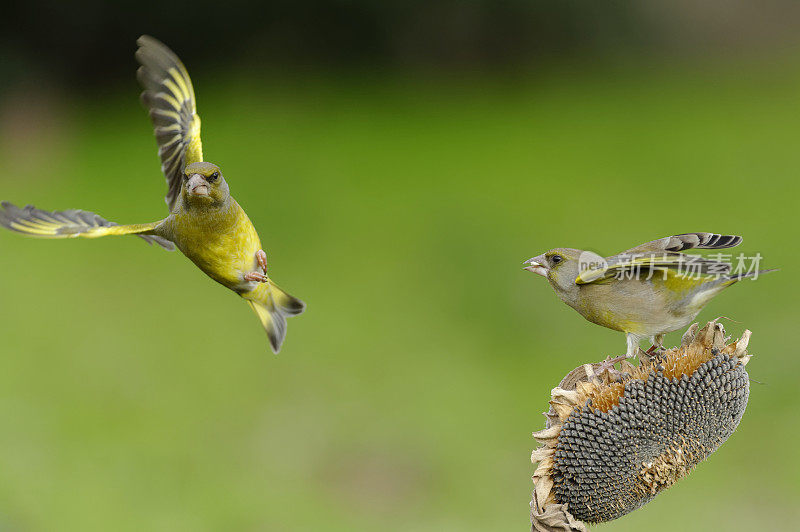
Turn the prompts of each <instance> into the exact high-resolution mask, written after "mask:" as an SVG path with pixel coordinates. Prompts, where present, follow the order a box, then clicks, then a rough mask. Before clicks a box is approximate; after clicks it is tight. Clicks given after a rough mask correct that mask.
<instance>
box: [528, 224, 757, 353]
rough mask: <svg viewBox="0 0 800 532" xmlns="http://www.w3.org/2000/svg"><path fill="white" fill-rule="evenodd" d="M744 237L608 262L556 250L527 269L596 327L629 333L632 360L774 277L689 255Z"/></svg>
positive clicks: (697, 240) (639, 251)
mask: <svg viewBox="0 0 800 532" xmlns="http://www.w3.org/2000/svg"><path fill="white" fill-rule="evenodd" d="M741 242H742V237H740V236H733V235H719V234H715V233H686V234H681V235H675V236H668V237H665V238H660V239H658V240H653V241H652V242H647V243H645V244H642V245H640V246H636V247H635V248H631V249H629V250H627V251H624V252H622V253H619V254H617V255H613V256H611V257H607V258H603V257H600V256H599V255H597V254H595V253H592V252H589V251H582V250H580V249H570V248H555V249H551V250H550V251H548V252H546V253H544V254H542V255H539V256H538V257H533V258H532V259H528V260H527V261H525V262H524V264H526V265H527V266H526V267H525V269H526V270H528V271H530V272H533V273H536V274H538V275H541V276H543V277H546V278H547V280H548V281H550V285H551V286H552V287H553V289H554V290H555V291H556V294H557V295H558V297H560V298H561V300H562V301H563V302H564V303H566V304H567V305H569V306H570V307H572V308H574V309H575V310H576V311H578V313H579V314H580V315H581V316H583V317H584V318H586V319H587V320H589V321H590V322H592V323H596V324H598V325H602V326H603V327H608V328H609V329H614V330H615V331H622V332H624V333H625V335H626V338H627V350H626V357H628V358H632V357H634V356H635V355H636V353H637V352H638V349H639V342H640V341H641V340H642V339H643V338H649V339H650V340H651V342H652V344H653V346H654V347H663V345H662V343H663V338H664V334H666V333H668V332H672V331H676V330H678V329H682V328H683V327H686V326H687V325H688V324H689V323H691V322H692V320H694V318H695V316H697V314H698V313H699V312H700V310H702V308H703V307H704V306H705V305H706V303H708V302H709V301H710V300H711V299H712V298H713V297H714V296H716V295H717V294H719V293H720V292H721V291H722V290H723V289H725V288H727V287H728V286H730V285H732V284H734V283H735V282H737V281H739V280H741V279H743V278H745V277H751V276H755V275H758V274H761V273H766V272H768V271H772V270H762V271H751V272H746V273H731V265H730V264H729V263H726V262H723V261H719V260H712V259H709V258H704V257H701V256H697V255H687V254H684V253H681V251H684V250H687V249H693V248H696V249H724V248H730V247H734V246H738V245H739V244H740V243H741Z"/></svg>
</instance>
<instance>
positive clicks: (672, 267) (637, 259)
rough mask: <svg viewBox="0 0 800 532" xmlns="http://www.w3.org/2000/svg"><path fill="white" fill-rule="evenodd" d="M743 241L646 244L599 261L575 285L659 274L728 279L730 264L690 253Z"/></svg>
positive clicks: (680, 239)
mask: <svg viewBox="0 0 800 532" xmlns="http://www.w3.org/2000/svg"><path fill="white" fill-rule="evenodd" d="M741 242H742V237H740V236H736V235H720V234H716V233H684V234H681V235H673V236H667V237H664V238H659V239H658V240H653V241H650V242H646V243H644V244H641V245H639V246H636V247H634V248H631V249H629V250H627V251H623V252H622V253H620V254H618V255H614V256H612V257H608V258H607V259H605V261H602V262H601V261H598V263H596V264H592V266H591V267H589V268H586V269H582V270H581V272H580V274H579V275H578V277H577V278H576V279H575V284H579V285H580V284H589V283H596V282H603V281H605V280H607V279H611V278H624V277H625V276H626V275H627V276H629V277H633V276H637V278H640V279H643V278H647V277H650V276H652V275H655V272H657V271H665V270H666V271H667V272H671V273H675V272H676V271H677V272H678V273H682V274H683V275H685V276H687V277H700V276H707V275H726V274H728V273H730V270H731V265H730V264H729V263H727V262H723V261H719V260H713V259H707V258H705V257H700V256H698V255H687V254H684V253H681V251H684V250H687V249H724V248H731V247H734V246H738V245H739V244H740V243H741Z"/></svg>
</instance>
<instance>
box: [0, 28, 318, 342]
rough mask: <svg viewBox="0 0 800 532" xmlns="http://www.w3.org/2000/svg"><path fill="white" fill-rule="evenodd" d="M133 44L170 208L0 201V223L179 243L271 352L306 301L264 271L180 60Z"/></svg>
mask: <svg viewBox="0 0 800 532" xmlns="http://www.w3.org/2000/svg"><path fill="white" fill-rule="evenodd" d="M137 44H138V45H139V49H138V50H137V51H136V59H137V60H138V61H139V63H140V65H141V66H140V67H139V70H138V72H137V77H138V79H139V82H140V83H141V84H142V86H143V88H144V92H142V102H143V103H144V105H145V107H147V109H148V111H149V113H150V118H151V120H152V122H153V128H154V130H155V136H156V141H157V143H158V154H159V157H160V158H161V170H162V172H163V173H164V176H165V177H166V180H167V187H168V190H167V195H166V202H167V206H168V207H169V211H170V212H169V216H167V217H166V218H164V219H163V220H159V221H157V222H152V223H145V224H132V225H118V224H116V223H113V222H109V221H108V220H105V219H104V218H102V217H100V216H99V215H97V214H94V213H91V212H87V211H81V210H67V211H55V212H47V211H43V210H40V209H37V208H35V207H33V206H32V205H28V206H27V207H25V208H19V207H16V206H15V205H12V204H10V203H8V202H3V203H2V209H0V225H3V226H5V227H6V228H8V229H11V230H12V231H16V232H19V233H23V234H25V235H29V236H34V237H44V238H73V237H83V238H97V237H101V236H106V235H136V236H139V237H141V238H143V239H144V240H146V241H148V242H150V243H156V244H158V245H160V246H161V247H163V248H165V249H169V250H172V249H174V248H175V247H177V248H178V249H179V250H181V252H182V253H183V254H184V255H185V256H186V257H188V258H189V260H191V261H192V262H194V263H195V265H197V267H198V268H200V269H201V270H202V271H203V272H205V273H206V275H208V276H209V277H211V278H212V279H214V280H215V281H217V282H218V283H220V284H222V285H223V286H225V287H227V288H229V289H231V290H233V291H234V292H236V293H237V294H239V295H240V296H241V297H242V298H243V299H244V300H245V301H247V302H248V303H249V304H250V306H251V307H252V309H253V310H254V311H255V313H256V315H257V316H258V318H259V320H260V321H261V324H262V325H263V326H264V329H265V330H266V332H267V337H268V338H269V343H270V346H271V347H272V350H273V351H274V352H275V353H277V352H278V351H279V350H280V348H281V344H282V343H283V340H284V338H285V337H286V318H287V317H289V316H294V315H297V314H300V313H301V312H303V310H304V309H305V304H304V303H303V302H302V301H300V300H299V299H297V298H295V297H293V296H291V295H289V294H288V293H286V292H284V291H283V290H281V289H280V288H279V287H278V286H277V285H276V284H275V283H273V282H272V280H271V279H270V278H269V276H268V275H267V256H266V254H265V253H264V250H263V249H262V248H261V242H260V240H259V238H258V233H257V232H256V230H255V228H254V227H253V224H252V223H251V222H250V219H249V218H248V217H247V214H245V212H244V210H243V209H242V207H241V206H239V204H238V203H237V202H236V200H235V199H233V197H232V196H231V195H230V192H229V189H228V183H227V182H226V181H225V178H224V177H223V175H222V171H221V170H220V168H219V166H217V165H215V164H212V163H209V162H204V161H203V147H202V144H201V141H200V117H199V116H198V115H197V110H196V105H195V97H194V89H193V87H192V81H191V79H189V74H188V72H187V71H186V68H185V67H184V66H183V63H181V61H180V59H178V57H177V56H176V55H175V54H174V53H173V52H172V51H171V50H170V49H169V48H167V47H166V46H165V45H164V44H163V43H161V42H159V41H158V40H156V39H154V38H152V37H148V36H142V37H140V38H139V39H138V41H137Z"/></svg>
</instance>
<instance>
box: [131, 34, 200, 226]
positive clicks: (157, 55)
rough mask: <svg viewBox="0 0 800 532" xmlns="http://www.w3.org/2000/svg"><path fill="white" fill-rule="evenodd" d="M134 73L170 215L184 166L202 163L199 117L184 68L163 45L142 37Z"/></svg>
mask: <svg viewBox="0 0 800 532" xmlns="http://www.w3.org/2000/svg"><path fill="white" fill-rule="evenodd" d="M136 42H137V44H138V45H139V49H138V50H137V51H136V60H137V61H139V63H140V64H141V66H140V67H139V70H138V71H137V73H136V77H137V78H138V79H139V83H140V84H141V85H142V87H143V88H144V92H142V103H143V104H144V105H145V107H147V109H148V111H149V114H150V119H151V121H152V122H153V130H154V133H155V136H156V141H157V143H158V155H159V157H160V158H161V171H162V172H163V173H164V177H165V178H166V180H167V195H166V198H165V200H166V202H167V205H168V206H169V209H170V211H172V209H173V207H174V206H175V202H176V200H177V198H178V194H179V193H180V188H181V183H182V177H183V170H184V168H185V167H186V165H187V164H189V163H193V162H200V161H202V160H203V148H202V143H201V141H200V117H199V116H198V115H197V105H196V103H195V96H194V88H193V87H192V80H191V79H190V78H189V73H188V72H187V71H186V67H184V66H183V63H181V60H180V59H178V56H177V55H175V53H173V52H172V50H170V49H169V48H167V47H166V46H165V45H164V44H163V43H161V42H160V41H158V40H156V39H154V38H153V37H149V36H147V35H143V36H142V37H140V38H139V39H138V40H137V41H136Z"/></svg>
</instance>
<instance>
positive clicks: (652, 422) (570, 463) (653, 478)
mask: <svg viewBox="0 0 800 532" xmlns="http://www.w3.org/2000/svg"><path fill="white" fill-rule="evenodd" d="M697 329H698V327H697V324H694V325H693V326H692V327H691V328H690V329H689V330H688V331H687V332H686V334H684V337H683V340H682V342H681V345H680V346H679V347H676V348H674V349H670V350H668V351H666V352H664V353H662V354H661V355H659V356H657V357H653V358H652V359H645V358H642V362H641V364H640V365H639V366H633V365H631V364H628V363H624V362H623V364H622V365H623V367H622V368H621V371H620V372H618V373H617V374H614V375H612V373H611V372H604V373H602V374H601V375H600V376H598V375H597V374H596V370H597V368H598V367H599V364H587V365H585V366H581V367H579V368H576V369H575V370H573V371H571V372H570V373H569V374H568V375H567V376H566V377H564V379H563V380H562V381H561V384H559V386H558V387H556V388H554V389H553V390H552V393H551V395H552V398H551V401H550V410H549V411H548V412H547V413H546V414H545V416H546V417H547V424H546V428H545V429H544V430H541V431H539V432H536V433H534V435H533V436H534V437H535V438H536V440H537V441H538V442H539V443H540V444H541V446H540V447H539V448H538V449H536V450H534V451H533V455H532V456H531V460H532V461H533V462H534V463H536V462H538V463H539V465H538V467H537V468H536V471H535V472H534V474H533V482H534V491H533V497H532V500H531V523H532V530H534V531H537V532H544V531H556V530H557V531H585V530H587V528H586V524H585V523H601V522H605V521H610V520H612V519H616V518H618V517H620V516H622V515H625V514H626V513H628V512H631V511H633V510H635V509H637V508H639V507H641V506H643V505H644V504H646V503H647V502H649V501H650V500H652V499H653V498H654V497H655V496H656V495H657V494H658V493H659V492H660V491H662V490H664V489H666V488H668V487H669V486H671V485H672V484H674V483H675V482H676V481H677V480H678V479H680V478H681V477H684V476H686V475H687V474H688V473H689V472H690V471H691V470H692V469H693V468H694V467H695V466H696V465H697V464H698V463H700V462H701V461H702V460H704V459H705V458H707V457H708V456H709V455H710V454H711V453H713V452H714V451H715V450H716V449H717V448H719V446H720V445H722V444H723V443H724V442H725V440H727V439H728V437H729V436H730V435H731V434H733V431H734V430H736V427H737V426H738V424H739V421H740V420H741V419H742V415H743V414H744V410H745V407H746V406H747V398H748V394H749V380H748V375H747V372H746V371H745V365H746V364H747V362H748V360H749V359H750V356H749V355H748V354H747V344H748V341H749V339H750V331H745V332H744V333H743V334H742V337H741V338H740V339H739V340H736V341H735V342H732V343H730V344H727V345H726V342H727V340H728V339H727V338H726V337H725V331H724V329H723V327H722V325H721V324H720V323H717V322H716V320H715V321H712V322H709V323H708V324H707V325H706V326H705V327H704V328H703V329H701V330H700V331H699V332H698V331H697Z"/></svg>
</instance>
